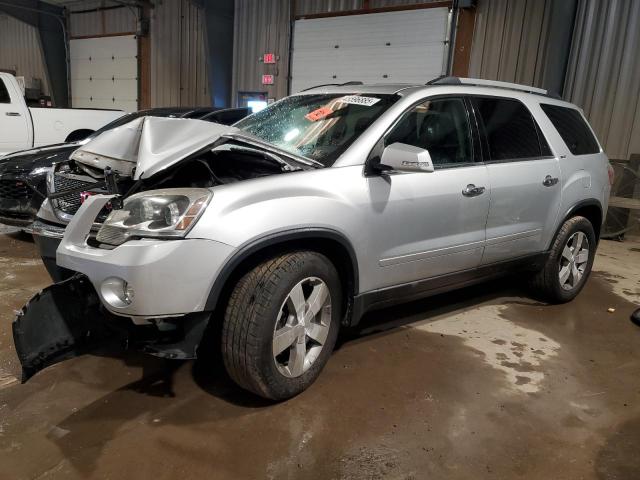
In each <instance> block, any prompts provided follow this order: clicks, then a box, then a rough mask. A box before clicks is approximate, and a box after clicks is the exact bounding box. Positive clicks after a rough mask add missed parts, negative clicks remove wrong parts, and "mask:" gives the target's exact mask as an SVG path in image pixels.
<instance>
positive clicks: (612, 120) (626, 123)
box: [565, 0, 640, 159]
mask: <svg viewBox="0 0 640 480" xmlns="http://www.w3.org/2000/svg"><path fill="white" fill-rule="evenodd" d="M565 97H566V98H567V99H569V100H570V101H572V102H574V103H576V104H578V105H580V106H582V108H584V111H585V114H586V115H587V117H588V118H589V120H590V122H591V125H592V126H593V128H594V130H595V132H596V134H597V135H598V138H599V139H600V142H601V143H602V144H603V147H604V149H605V151H606V152H607V154H608V155H609V157H611V158H617V159H627V158H629V156H630V155H631V154H633V153H637V154H640V1H637V0H610V1H607V2H603V1H600V0H583V1H581V2H580V5H579V7H578V12H577V15H576V29H575V32H574V38H573V46H572V49H571V55H570V59H569V68H568V71H567V77H566V82H565Z"/></svg>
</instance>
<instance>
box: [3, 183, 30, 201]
mask: <svg viewBox="0 0 640 480" xmlns="http://www.w3.org/2000/svg"><path fill="white" fill-rule="evenodd" d="M32 196H33V190H31V189H30V188H29V186H28V185H27V184H26V183H25V182H22V181H20V180H6V179H2V180H0V198H8V199H10V200H30V199H31V197H32Z"/></svg>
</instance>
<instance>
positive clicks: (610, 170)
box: [607, 163, 616, 186]
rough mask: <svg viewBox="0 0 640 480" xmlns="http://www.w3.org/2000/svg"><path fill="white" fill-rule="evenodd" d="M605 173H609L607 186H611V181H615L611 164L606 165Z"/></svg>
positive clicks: (614, 173)
mask: <svg viewBox="0 0 640 480" xmlns="http://www.w3.org/2000/svg"><path fill="white" fill-rule="evenodd" d="M607 172H608V173H609V185H611V186H613V181H614V180H615V179H616V172H614V170H613V167H612V166H611V164H610V163H609V164H607Z"/></svg>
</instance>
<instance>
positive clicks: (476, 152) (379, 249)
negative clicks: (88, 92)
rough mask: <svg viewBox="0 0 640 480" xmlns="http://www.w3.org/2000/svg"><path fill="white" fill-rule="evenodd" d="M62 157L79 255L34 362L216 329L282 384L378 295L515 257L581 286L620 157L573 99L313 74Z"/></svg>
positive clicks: (169, 351) (461, 84) (25, 349)
mask: <svg viewBox="0 0 640 480" xmlns="http://www.w3.org/2000/svg"><path fill="white" fill-rule="evenodd" d="M51 175H52V178H51V179H50V185H51V186H52V195H51V198H50V199H49V201H48V202H45V205H44V207H43V210H41V214H40V216H41V221H42V222H43V223H42V224H43V225H45V227H44V228H46V225H47V224H51V225H52V228H53V224H55V223H56V222H58V223H63V222H64V221H66V220H69V219H71V218H72V220H71V222H70V223H69V225H68V227H67V228H66V233H65V234H64V238H63V239H62V242H61V243H60V245H59V247H58V248H57V263H58V265H59V266H60V267H64V268H65V269H68V270H69V271H72V272H77V273H75V275H74V276H73V277H71V278H70V279H69V280H66V281H64V282H62V283H58V284H55V285H53V286H52V287H50V288H49V289H48V290H45V291H44V292H42V293H41V294H40V295H39V296H37V297H36V298H34V299H32V300H31V302H30V303H29V304H28V305H27V307H26V308H25V309H23V312H22V314H21V315H19V316H18V318H17V319H16V322H15V324H14V338H15V342H16V347H17V351H18V353H19V356H20V359H21V361H22V364H23V368H24V378H25V379H26V378H28V377H29V376H30V375H32V374H33V373H35V372H36V371H38V370H40V369H41V368H44V367H45V366H47V365H49V364H52V363H55V362H57V361H59V360H61V359H63V358H68V357H69V356H72V355H75V354H78V353H83V352H86V351H89V350H91V348H93V347H94V346H95V342H98V340H99V339H100V340H102V339H106V338H107V337H108V338H113V337H114V336H118V335H119V336H120V337H119V338H121V339H122V338H126V341H127V344H128V345H136V346H137V347H139V348H142V349H143V350H145V351H147V352H149V353H153V354H155V355H160V356H165V357H170V358H194V357H195V356H196V355H197V354H199V355H202V353H203V352H204V351H205V350H210V349H216V348H218V346H217V345H215V342H219V348H221V350H222V358H223V361H224V364H225V366H226V368H227V370H228V372H229V374H230V376H231V378H232V379H233V380H234V381H235V382H237V383H238V385H240V386H241V387H243V388H245V389H247V390H250V391H252V392H254V393H256V394H258V395H261V396H263V397H267V398H270V399H285V398H289V397H291V396H293V395H296V394H298V393H300V392H301V391H303V390H304V389H305V388H307V387H308V386H309V385H310V384H311V383H312V382H313V381H314V380H315V379H316V378H317V377H318V375H319V373H320V371H321V370H322V368H323V367H324V365H325V364H326V362H327V361H328V359H329V356H330V354H331V351H332V349H333V347H334V344H335V341H336V337H337V335H338V331H339V329H340V327H341V326H350V325H354V324H356V323H357V322H358V321H359V320H360V318H361V317H362V315H363V313H364V312H366V311H369V310H372V309H377V308H381V307H386V306H389V305H393V304H397V303H399V302H405V301H410V300H414V299H417V298H422V297H425V296H428V295H432V294H435V293H439V292H443V291H445V290H452V289H456V288H459V287H463V286H466V285H469V284H472V283H476V282H480V281H484V280H487V279H491V278H494V277H496V276H499V275H505V274H508V273H511V272H515V271H519V272H523V273H524V274H526V275H528V276H529V277H530V278H531V281H532V283H533V285H534V286H535V288H536V289H537V292H538V294H539V295H540V296H543V297H544V298H546V299H547V300H548V301H550V302H566V301H569V300H571V299H573V298H574V297H575V296H576V295H577V294H578V292H579V291H580V290H581V289H582V287H583V285H584V283H585V281H586V279H587V277H588V275H589V272H590V270H591V265H592V262H593V258H594V255H595V251H596V247H597V244H598V235H599V232H600V228H601V225H602V222H603V219H604V216H605V213H606V209H607V200H608V197H609V191H610V183H611V175H612V174H611V169H610V166H609V162H608V160H607V157H606V156H605V154H604V153H603V151H602V149H601V147H600V146H599V144H598V142H597V140H596V138H595V136H594V134H593V132H592V130H591V129H590V127H589V125H588V124H587V122H586V121H585V119H584V116H583V114H582V113H581V111H580V110H579V109H578V108H577V107H576V106H574V105H572V104H570V103H567V102H564V101H561V100H558V99H555V98H552V97H551V96H549V95H547V94H546V92H545V91H544V90H539V89H535V88H532V87H525V86H520V85H514V84H507V83H501V82H489V81H482V80H475V79H458V78H442V79H437V80H436V81H433V82H430V83H429V84H427V85H423V86H408V85H356V84H353V83H351V84H348V85H337V86H333V85H329V86H322V87H316V88H313V89H310V90H307V91H304V92H302V93H300V94H297V95H293V96H290V97H287V98H285V99H283V100H281V101H279V102H277V103H275V104H273V105H271V106H270V107H269V108H267V109H265V110H263V111H261V112H259V113H255V114H253V115H251V116H249V117H247V118H245V119H244V120H242V121H240V122H239V123H237V124H235V126H234V127H224V126H217V125H211V124H206V123H204V122H199V121H197V120H179V119H158V118H146V119H139V120H137V121H136V122H134V123H132V124H129V125H127V126H125V127H121V128H120V129H117V130H115V131H111V132H107V133H106V134H104V135H102V136H100V137H98V138H97V139H96V140H94V141H92V142H90V143H88V144H87V145H85V146H83V147H82V148H81V149H80V150H78V151H76V152H74V154H73V155H72V157H71V160H70V161H69V162H66V163H64V164H61V165H57V166H56V170H55V171H54V172H53V173H52V174H51ZM59 180H60V181H59ZM72 180H73V181H75V182H76V183H75V184H74V185H75V188H74V189H72V190H64V189H63V190H61V191H57V192H56V189H55V185H63V184H65V182H67V183H69V182H71V183H73V182H72ZM82 182H84V183H82ZM92 184H93V185H92ZM101 192H102V193H101ZM96 193H98V194H97V195H96ZM70 201H71V202H72V203H73V202H75V203H73V205H76V206H75V208H76V209H77V208H78V205H79V204H80V202H81V201H83V202H84V203H83V205H82V206H81V207H80V208H79V210H78V211H77V213H76V214H75V215H73V213H75V211H71V212H69V211H66V213H65V212H61V211H60V210H64V209H68V208H70V203H69V202H70ZM73 205H71V208H73ZM63 305H64V307H63ZM68 305H72V307H69V306H68ZM54 307H55V308H54ZM43 312H46V313H43ZM43 316H46V317H47V322H48V326H47V328H49V329H53V330H55V332H53V333H52V334H51V335H48V334H47V335H44V334H43V332H42V317H43ZM56 316H57V317H56ZM54 317H56V318H57V321H58V324H59V325H64V328H62V327H60V328H56V327H52V325H54V326H55V325H57V324H56V320H54V319H53V318H54ZM204 333H207V335H204ZM89 338H91V339H92V340H91V342H93V343H91V342H90V341H89V340H88V339H89ZM203 338H207V339H208V340H207V341H203ZM198 347H199V348H198Z"/></svg>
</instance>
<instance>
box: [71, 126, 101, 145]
mask: <svg viewBox="0 0 640 480" xmlns="http://www.w3.org/2000/svg"><path fill="white" fill-rule="evenodd" d="M94 131H95V130H91V129H90V128H79V129H77V130H74V131H72V132H71V133H69V135H67V138H65V139H64V141H65V143H67V142H77V141H78V140H84V139H85V138H87V137H88V136H89V135H91V134H92V133H93V132H94Z"/></svg>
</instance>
